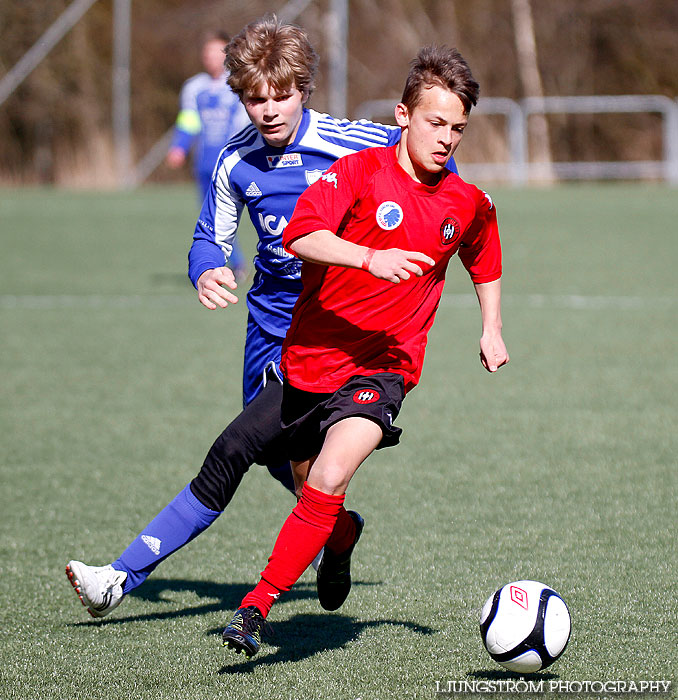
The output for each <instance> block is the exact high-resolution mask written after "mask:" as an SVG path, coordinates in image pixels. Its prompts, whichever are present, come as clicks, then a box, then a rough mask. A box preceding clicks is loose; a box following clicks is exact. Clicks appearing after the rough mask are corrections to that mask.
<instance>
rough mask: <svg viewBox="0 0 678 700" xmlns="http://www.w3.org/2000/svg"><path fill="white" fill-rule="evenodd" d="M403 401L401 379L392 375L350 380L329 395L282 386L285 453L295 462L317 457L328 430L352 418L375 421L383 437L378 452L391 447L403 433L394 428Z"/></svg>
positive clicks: (282, 421) (375, 375) (390, 373)
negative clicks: (339, 422) (357, 417)
mask: <svg viewBox="0 0 678 700" xmlns="http://www.w3.org/2000/svg"><path fill="white" fill-rule="evenodd" d="M404 398H405V382H404V380H403V377H402V375H400V374H395V373H393V372H382V373H380V374H371V375H369V376H367V377H362V376H360V375H356V376H353V377H351V378H350V379H349V380H348V381H347V382H346V383H345V384H344V385H343V386H342V387H340V388H339V389H337V391H335V392H334V393H332V394H316V393H312V392H309V391H302V390H301V389H296V388H295V387H293V386H292V385H291V384H289V383H288V382H287V381H285V382H284V383H283V399H282V415H281V423H282V429H283V436H284V438H285V440H286V441H287V452H288V455H289V456H290V459H292V460H293V461H295V462H301V461H303V460H305V459H309V458H311V457H314V456H315V455H317V454H319V453H320V449H321V448H322V446H323V442H324V440H325V434H326V432H327V429H328V428H329V427H330V426H332V425H334V423H337V422H338V421H340V420H342V419H343V418H349V417H352V416H361V417H363V418H368V419H369V420H372V421H374V422H375V423H376V424H377V425H379V427H380V428H381V430H382V433H383V437H382V440H381V442H380V443H379V445H378V446H377V449H378V450H379V449H381V448H383V447H393V446H394V445H397V444H398V442H399V441H400V434H401V433H402V430H401V429H400V428H397V427H396V426H395V425H393V423H394V421H395V419H396V418H397V417H398V413H400V407H401V406H402V403H403V399H404Z"/></svg>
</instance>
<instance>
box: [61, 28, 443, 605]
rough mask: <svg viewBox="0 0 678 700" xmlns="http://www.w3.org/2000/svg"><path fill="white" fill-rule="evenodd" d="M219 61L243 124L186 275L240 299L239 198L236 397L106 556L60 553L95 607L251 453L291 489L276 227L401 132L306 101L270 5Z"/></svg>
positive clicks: (286, 260)
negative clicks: (243, 263)
mask: <svg viewBox="0 0 678 700" xmlns="http://www.w3.org/2000/svg"><path fill="white" fill-rule="evenodd" d="M226 66H227V68H228V71H229V82H230V85H231V87H232V88H233V90H234V92H235V93H236V94H237V95H238V96H239V97H240V99H241V100H242V102H243V104H244V105H245V108H246V110H247V113H248V115H249V117H250V119H251V121H252V124H251V125H250V127H249V128H247V129H246V130H245V131H243V132H242V133H241V134H239V135H238V137H237V139H236V140H233V141H232V142H231V143H230V144H229V146H228V147H227V148H226V149H225V150H224V151H223V152H222V154H221V156H220V158H219V162H218V165H217V168H216V169H215V172H214V176H213V178H212V181H211V183H210V188H209V191H208V194H207V197H206V198H205V202H204V204H203V208H202V211H201V213H200V216H199V219H198V222H197V225H196V228H195V233H194V241H193V245H192V247H191V250H190V253H189V277H190V278H191V281H192V282H193V284H194V285H195V286H196V288H197V290H198V298H199V300H200V302H201V303H202V304H203V305H204V306H205V307H207V308H208V309H216V308H225V307H227V306H228V305H229V304H232V303H235V302H236V301H237V298H236V297H235V295H234V294H233V290H235V289H236V287H237V284H236V282H235V279H234V275H233V272H232V271H231V270H230V269H229V268H228V267H226V263H227V262H228V260H229V257H230V254H231V247H232V244H233V241H234V238H235V235H236V231H237V227H238V222H239V220H240V216H241V214H242V212H243V210H244V209H245V208H247V210H248V213H249V216H250V219H251V220H252V224H253V225H254V227H255V229H256V231H257V235H258V238H259V243H258V246H257V256H256V257H255V260H254V265H255V269H256V274H255V277H254V281H253V283H252V286H251V289H250V290H249V292H248V295H247V304H248V307H249V318H248V328H247V338H246V342H245V359H244V371H243V404H244V406H245V408H244V410H243V411H242V413H240V415H239V416H238V417H237V418H235V420H234V421H233V422H232V423H231V424H230V425H228V426H227V427H226V429H225V430H224V431H223V433H222V434H221V435H220V436H219V437H218V438H217V440H216V441H215V443H214V444H213V445H212V447H211V449H210V451H209V452H208V454H207V456H206V458H205V461H204V463H203V466H202V468H201V470H200V472H199V473H198V475H197V476H196V477H195V479H193V480H192V481H191V483H190V484H189V485H187V486H186V487H185V488H184V489H183V490H182V491H180V492H179V494H177V496H176V497H175V498H174V499H173V500H172V501H171V502H170V503H169V504H168V505H167V506H166V507H165V508H164V509H163V510H162V511H160V513H158V515H157V516H156V517H155V518H154V519H153V520H152V521H151V522H150V523H149V524H148V525H147V526H146V527H145V528H144V529H143V530H142V531H141V533H140V534H139V535H138V536H137V537H136V538H135V540H134V541H133V542H132V543H131V544H130V545H129V547H127V549H126V550H125V551H124V552H123V553H122V555H121V556H120V557H119V558H118V559H116V560H115V561H113V562H112V564H109V565H107V566H104V567H93V566H88V565H86V564H83V563H82V562H79V561H71V562H69V563H68V565H67V567H66V572H67V575H68V578H69V580H70V582H71V584H72V585H73V587H74V588H75V590H76V592H77V593H78V595H79V597H80V599H81V601H82V603H83V604H84V605H85V607H87V608H88V610H89V612H90V613H91V614H92V615H93V616H94V617H103V616H104V615H107V614H108V613H109V612H111V610H113V609H114V608H115V607H116V606H117V605H118V604H119V603H120V602H121V600H122V599H123V596H124V595H126V594H127V593H129V592H130V591H132V590H133V589H134V588H136V587H137V586H139V585H141V584H142V583H143V581H144V580H145V579H146V577H147V576H148V575H149V574H150V573H151V572H152V571H153V570H154V569H155V567H156V566H157V565H158V564H159V563H160V562H161V561H163V560H164V559H165V558H167V557H168V556H170V554H172V553H173V552H175V551H176V550H177V549H179V548H180V547H183V546H184V545H185V544H187V543H188V542H190V541H191V540H192V539H193V538H194V537H196V536H197V535H199V534H200V533H201V532H203V531H204V530H205V529H206V528H207V527H209V525H211V523H212V522H214V520H215V519H216V518H217V517H218V516H219V515H220V514H221V512H222V511H223V510H224V509H225V508H226V506H227V505H228V503H229V502H230V500H231V498H232V497H233V494H234V493H235V491H236V489H237V488H238V485H239V484H240V481H241V480H242V477H243V476H244V474H245V473H246V472H247V470H248V469H249V467H250V466H251V465H252V464H255V463H256V464H262V465H266V466H267V467H268V469H269V471H270V472H271V473H272V474H273V475H274V476H276V478H278V479H279V480H280V481H282V482H283V483H285V484H286V485H287V486H288V488H290V489H291V490H294V483H293V481H292V475H291V472H290V466H289V463H288V461H287V459H288V457H287V451H286V445H285V443H284V441H283V439H282V431H281V427H280V404H281V399H282V378H281V373H280V359H281V348H282V343H283V339H284V337H285V334H286V332H287V329H288V328H289V324H290V320H291V317H292V309H293V307H294V304H295V302H296V300H297V298H298V296H299V293H300V292H301V289H302V283H301V261H300V260H298V259H297V258H296V257H294V256H293V255H291V254H290V253H288V252H287V251H286V250H285V249H284V248H283V242H282V234H283V231H284V229H285V226H286V225H287V222H288V221H289V220H290V219H291V218H292V213H293V211H294V207H295V205H296V202H297V199H298V197H299V195H301V194H302V192H303V191H304V190H305V189H306V188H307V187H308V185H309V184H310V183H311V182H314V181H316V180H317V179H319V178H320V177H321V176H322V174H323V173H324V172H325V171H326V170H327V168H329V167H330V166H331V165H332V164H333V163H334V162H335V161H336V160H337V159H338V158H339V157H340V156H342V155H345V154H348V153H354V152H356V151H359V150H363V149H365V148H368V147H370V146H388V145H392V144H394V143H396V142H397V141H398V140H399V139H400V128H399V127H397V126H384V125H381V124H373V123H371V122H364V121H361V122H351V121H348V120H338V119H334V118H333V117H330V116H328V115H326V114H321V113H319V112H316V111H315V110H312V109H307V108H306V106H305V105H306V102H307V101H308V99H309V96H310V95H311V93H312V91H313V88H314V78H315V74H316V71H317V66H318V58H317V55H316V53H315V51H314V49H313V47H312V46H311V44H310V42H309V40H308V37H307V36H306V34H305V32H304V31H303V30H302V29H300V28H299V27H296V26H294V25H288V24H281V23H280V22H278V20H277V19H276V18H275V17H265V18H263V19H262V20H259V21H257V22H254V23H252V24H250V25H248V26H247V27H245V28H244V29H243V30H242V31H241V32H240V33H239V34H238V35H237V36H235V37H234V38H233V40H232V41H231V42H230V43H229V45H228V47H227V50H226ZM450 164H451V165H448V167H453V161H452V160H450ZM316 554H317V553H316Z"/></svg>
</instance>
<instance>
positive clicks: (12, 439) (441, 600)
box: [0, 184, 678, 700]
mask: <svg viewBox="0 0 678 700" xmlns="http://www.w3.org/2000/svg"><path fill="white" fill-rule="evenodd" d="M491 193H492V195H493V198H494V201H495V202H496V204H497V208H498V212H499V222H500V229H501V232H502V241H503V248H504V262H505V274H504V278H503V288H504V313H503V317H504V337H505V340H506V343H507V346H508V349H509V352H510V354H511V362H510V364H509V365H508V366H507V367H505V368H503V369H501V371H500V372H499V373H498V374H496V375H493V376H490V375H489V374H487V373H486V372H485V371H484V370H483V369H482V367H481V365H480V363H479V362H478V336H479V331H480V323H479V313H478V310H477V304H476V302H475V300H474V297H473V290H472V286H471V284H470V282H469V280H468V278H467V276H466V274H465V273H464V271H463V269H462V267H461V266H460V265H459V263H458V262H457V261H453V263H452V265H451V268H450V271H449V273H448V285H447V289H446V293H445V295H444V297H443V301H442V303H441V308H440V310H439V312H438V316H437V320H436V324H435V326H434V328H433V331H432V332H431V335H430V342H429V350H428V354H427V358H426V363H425V367H424V372H423V378H422V382H421V384H420V385H419V387H418V388H417V389H416V390H415V391H414V392H413V393H412V394H411V395H410V396H409V397H408V399H407V401H406V402H405V404H404V408H403V411H402V413H401V416H400V418H399V421H398V423H399V424H400V425H401V426H402V427H403V429H404V435H403V439H402V442H401V445H400V446H399V447H397V448H395V449H390V450H384V451H380V452H378V453H375V454H374V455H373V456H372V457H370V459H369V460H368V461H367V463H366V464H365V465H364V466H363V467H361V469H360V470H359V472H358V474H357V475H356V477H355V479H354V481H353V482H352V484H351V487H350V489H349V493H348V496H347V505H348V506H349V507H350V508H353V509H356V510H358V511H359V512H360V513H362V514H363V516H364V517H365V520H366V527H365V531H364V534H363V538H362V539H361V542H360V545H359V547H358V548H357V549H356V554H355V556H354V565H353V573H354V588H353V591H352V592H351V595H350V597H349V599H348V601H347V602H346V604H345V605H344V606H343V607H342V608H341V609H340V610H339V611H337V612H335V613H326V612H324V611H323V610H322V609H321V608H320V607H319V605H318V603H317V601H316V599H315V589H314V585H315V583H314V579H313V576H312V575H311V573H310V572H306V573H305V574H304V576H303V577H302V579H301V581H300V583H299V584H298V585H297V586H296V587H295V588H294V589H293V590H292V591H291V592H290V593H289V594H287V595H286V596H284V598H283V599H282V600H281V601H280V602H279V603H278V604H276V606H275V607H274V609H273V611H272V613H271V616H270V618H269V619H270V621H271V623H272V625H273V628H274V631H275V636H274V637H273V638H271V639H270V640H269V641H268V642H267V643H266V644H265V645H264V646H263V648H262V651H261V652H260V653H259V655H258V656H257V657H255V659H254V660H253V661H250V662H247V661H245V660H244V657H242V656H236V655H234V654H232V652H228V651H227V650H225V649H223V648H222V647H221V640H220V631H221V629H222V628H223V626H224V625H225V624H226V623H227V622H228V621H229V620H230V617H231V614H232V611H233V610H234V608H235V607H237V605H238V604H239V602H240V600H241V597H242V595H243V594H244V593H245V592H246V591H247V590H248V589H249V588H250V587H251V586H252V585H253V584H254V583H255V582H256V580H257V577H258V573H259V572H260V571H261V569H262V568H263V566H264V565H265V562H266V558H267V556H268V554H269V553H270V550H271V547H272V544H273V541H274V538H275V535H276V534H277V532H278V529H279V527H280V525H281V524H282V522H283V520H284V518H285V517H286V515H287V514H288V513H289V511H290V509H291V507H292V505H293V503H292V498H291V496H290V495H289V494H287V493H286V492H285V491H284V490H283V489H282V488H281V487H280V486H279V485H278V484H277V483H275V482H273V481H272V480H271V479H270V477H269V476H268V474H267V473H266V471H265V470H264V469H262V468H260V467H253V468H252V470H251V472H250V474H249V475H248V476H247V477H246V478H245V480H244V481H243V484H242V486H241V488H240V490H239V491H238V493H237V495H236V497H235V498H234V500H233V502H232V503H231V505H230V506H229V508H228V509H227V511H226V513H225V514H224V515H223V516H222V517H221V518H220V519H219V520H218V521H217V522H216V523H215V524H214V525H213V526H212V527H211V528H210V530H209V531H208V532H206V533H205V534H203V535H202V536H200V537H199V538H197V539H196V540H195V541H194V542H192V543H191V544H190V545H189V546H187V547H186V548H185V549H183V550H182V551H180V552H178V553H177V554H175V555H174V556H173V557H171V559H170V560H168V561H167V562H165V563H164V564H163V565H161V566H160V567H159V568H158V569H157V570H156V572H155V573H154V575H153V576H152V577H151V578H149V580H148V581H147V582H146V584H144V585H143V586H142V587H141V588H139V589H138V590H137V591H136V592H135V593H133V594H132V595H130V596H129V597H128V599H126V600H125V601H124V602H123V604H122V606H121V607H120V608H119V609H117V610H116V611H115V612H114V613H113V614H112V615H111V616H110V617H108V618H106V619H105V620H102V621H93V620H91V619H90V618H89V617H88V616H87V614H86V611H85V609H84V608H83V607H82V606H81V605H80V603H79V602H78V600H77V598H76V596H75V594H74V592H73V590H72V589H71V587H70V585H68V582H67V580H66V577H65V575H64V566H65V564H66V562H67V561H68V560H69V559H73V558H75V559H81V560H84V561H86V562H88V563H92V564H105V563H109V562H110V561H112V560H113V559H115V558H116V557H117V556H118V555H119V554H120V552H121V551H122V550H123V549H124V548H125V547H126V546H127V544H128V543H129V542H130V541H131V540H132V539H133V538H134V536H135V535H136V534H137V533H138V531H139V530H140V529H141V528H142V527H143V526H144V525H145V524H146V522H148V520H150V519H151V518H152V517H153V516H154V515H155V514H156V512H157V511H158V510H159V509H160V508H162V507H163V506H164V505H165V504H166V503H167V502H168V501H169V500H170V499H171V498H172V497H173V496H174V495H175V494H176V493H177V492H178V491H179V490H180V489H181V488H183V486H184V485H185V484H186V483H187V482H188V481H190V479H191V478H192V477H193V476H194V475H195V474H196V473H197V471H198V469H199V468H200V465H201V464H202V459H203V457H204V455H205V453H206V451H207V449H208V448H209V446H210V445H211V443H212V440H213V439H214V438H215V437H216V436H217V435H218V434H219V432H220V431H221V429H222V428H223V427H224V426H225V425H226V423H227V422H228V421H229V420H230V419H231V418H232V417H234V416H235V415H236V414H237V412H238V411H239V409H240V402H241V399H240V378H241V362H242V344H243V338H244V324H245V316H246V307H245V303H244V297H242V298H241V302H240V303H239V304H238V305H236V306H234V307H231V308H229V309H227V310H226V311H222V310H220V311H215V312H211V313H210V312H208V311H207V310H206V309H204V308H203V307H201V306H200V305H199V304H198V302H197V298H196V295H195V291H194V290H193V288H192V287H191V286H190V284H189V283H188V281H187V280H186V277H185V269H186V253H187V251H188V247H189V245H190V237H191V233H192V229H193V224H194V221H195V216H196V202H195V198H194V192H193V190H192V189H191V188H188V187H185V188H184V187H167V188H164V187H156V188H147V189H142V190H140V191H137V192H125V193H93V192H91V193H87V192H83V193H68V192H58V191H53V190H40V189H33V190H3V191H1V192H0V222H1V225H0V226H1V236H2V251H3V252H2V256H0V273H1V274H0V324H1V333H0V348H1V354H0V363H1V364H0V386H1V387H2V390H1V391H2V403H1V406H0V428H1V430H2V452H1V457H0V460H1V462H0V475H1V479H2V490H1V492H0V493H1V496H0V499H1V501H0V506H1V509H0V574H1V575H0V600H1V601H2V605H1V607H0V630H1V633H0V698H1V699H2V700H13V699H14V698H17V699H19V698H20V699H22V700H24V699H25V700H41V699H43V698H44V699H45V700H47V699H51V698H78V699H80V698H82V699H85V698H86V699H92V700H109V699H112V698H134V699H135V700H136V699H139V700H141V699H143V700H146V699H148V700H160V699H165V698H167V699H172V700H207V699H211V698H229V699H230V698H233V699H234V700H239V699H243V700H246V699H247V700H258V699H260V698H261V699H262V700H277V699H281V700H282V699H285V700H288V699H291V698H300V699H303V700H311V699H314V698H318V699H320V698H323V699H324V698H327V699H330V700H334V699H337V700H340V699H347V700H357V699H359V698H360V699H361V700H382V699H390V698H393V699H396V698H398V699H401V698H444V697H449V695H444V694H443V693H437V692H436V690H440V689H445V688H446V687H447V684H448V681H492V682H497V681H507V680H515V679H517V678H518V677H517V676H516V675H515V674H510V673H509V672H507V671H504V670H503V669H502V668H501V667H500V666H498V665H497V664H496V663H494V662H493V661H492V660H491V659H490V657H489V656H488V655H487V653H486V652H485V651H484V649H483V647H482V644H481V641H480V636H479V633H478V615H479V611H480V608H481V606H482V604H483V603H484V601H485V599H486V598H487V597H488V596H489V595H490V594H491V593H492V592H493V591H494V590H495V589H496V588H498V587H499V586H501V585H503V584H505V583H507V582H509V581H513V580H517V579H523V578H529V579H536V580H540V581H543V582H545V583H547V584H549V585H551V586H553V587H554V588H555V589H556V590H558V591H559V592H560V594H561V595H562V596H563V598H564V599H565V601H566V602H567V604H568V606H569V609H570V611H571V614H572V620H573V631H572V637H571V640H570V643H569V646H568V648H567V650H566V651H565V653H564V655H563V656H562V658H561V659H559V660H558V661H557V662H556V663H555V664H554V665H553V666H552V667H551V668H549V669H547V670H546V671H544V672H542V673H539V674H536V675H534V676H533V677H532V680H533V681H537V680H540V679H541V680H544V681H545V684H546V685H545V689H546V688H547V687H548V682H549V681H585V680H590V681H617V680H624V679H625V680H637V681H639V680H659V679H664V680H671V681H673V682H674V685H673V688H672V690H671V691H670V692H669V693H668V694H664V695H662V696H661V697H662V698H668V697H676V696H678V686H677V685H676V684H677V683H678V674H677V673H676V670H677V668H676V661H675V658H676V647H677V646H678V644H677V642H678V624H677V622H676V619H677V611H678V583H677V577H676V571H678V548H677V547H676V530H677V528H676V502H677V500H678V476H677V473H676V467H677V461H678V460H677V455H678V438H677V437H676V433H677V430H676V425H677V424H678V421H677V415H678V411H677V409H678V399H677V394H678V369H677V368H676V362H675V359H674V353H675V350H676V347H677V342H676V341H677V335H678V334H677V333H676V317H677V314H678V282H677V276H676V272H675V268H676V263H677V262H678V234H677V231H676V225H675V221H676V218H677V217H678V196H677V194H676V191H675V190H670V189H667V188H664V187H661V186H652V185H647V186H644V185H643V186H640V185H593V184H586V185H579V186H566V187H558V188H555V189H528V190H511V189H501V188H492V189H491ZM243 236H244V239H243V244H244V246H245V249H246V250H247V251H248V252H249V253H250V254H251V253H252V252H253V250H254V240H253V239H252V231H251V228H249V227H248V226H244V228H243ZM561 695H562V697H566V695H565V694H560V693H558V692H556V693H551V694H549V695H548V697H549V698H556V697H561ZM537 696H539V694H536V695H535V694H530V693H523V694H522V695H521V697H537ZM464 697H471V696H469V695H466V696H464ZM484 697H505V694H504V695H502V694H496V695H494V694H485V695H484ZM568 697H573V696H571V695H570V696H568ZM596 697H602V696H596Z"/></svg>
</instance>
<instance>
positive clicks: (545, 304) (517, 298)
mask: <svg viewBox="0 0 678 700" xmlns="http://www.w3.org/2000/svg"><path fill="white" fill-rule="evenodd" d="M477 304H478V301H477V299H476V297H475V295H474V294H443V297H442V300H441V304H440V305H441V307H442V308H447V307H449V308H467V307H475V306H476V305H477ZM197 305H198V300H197V298H196V296H195V295H194V294H190V293H187V294H131V295H122V294H111V295H108V294H82V295H80V294H45V295H33V294H17V295H13V294H0V309H3V310H11V309H18V310H48V311H49V310H57V309H135V308H149V307H150V308H156V309H157V308H176V307H186V306H197ZM502 305H503V306H511V307H516V306H519V307H522V308H529V309H575V310H584V311H598V310H605V309H612V310H627V309H628V310H631V309H648V310H653V309H667V308H672V307H674V306H678V297H670V296H661V297H652V296H648V297H641V296H596V295H583V294H505V295H504V296H503V298H502Z"/></svg>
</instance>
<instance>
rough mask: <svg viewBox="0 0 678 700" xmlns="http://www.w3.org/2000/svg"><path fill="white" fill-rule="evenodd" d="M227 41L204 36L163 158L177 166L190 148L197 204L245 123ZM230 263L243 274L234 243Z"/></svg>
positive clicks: (243, 265)
mask: <svg viewBox="0 0 678 700" xmlns="http://www.w3.org/2000/svg"><path fill="white" fill-rule="evenodd" d="M228 41H229V36H228V35H227V34H226V33H225V32H212V33H210V34H208V35H207V36H206V37H205V40H204V42H203V44H202V50H201V60H202V64H203V67H204V68H205V72H203V73H198V74H197V75H194V76H193V77H192V78H189V79H188V80H187V81H186V82H185V83H184V84H183V86H182V88H181V95H180V97H179V105H180V107H179V114H178V116H177V120H176V123H175V126H174V133H173V135H172V143H171V145H170V148H169V151H168V152H167V157H166V159H165V161H166V163H167V165H169V167H170V168H173V169H175V168H180V167H181V166H182V165H183V164H184V163H185V162H186V158H187V156H188V154H189V152H190V151H191V149H192V150H193V173H194V176H195V180H196V182H197V184H198V190H199V195H200V202H201V203H202V202H203V200H204V199H205V196H206V195H207V193H208V191H209V186H210V182H211V180H212V173H213V172H214V165H215V163H216V162H217V158H218V157H219V153H220V152H221V150H222V148H223V147H224V146H225V145H226V144H227V143H228V141H229V139H230V138H231V137H232V136H233V135H234V134H237V133H238V132H239V131H240V130H241V129H243V128H244V127H245V126H247V125H248V124H249V117H248V116H247V112H246V111H245V109H244V108H243V105H242V102H241V101H240V100H239V99H238V96H237V95H236V94H235V93H234V92H233V91H232V90H231V88H230V87H229V85H228V83H227V82H226V80H227V78H228V74H227V73H226V72H225V71H224V48H225V47H226V44H227V43H228ZM230 264H231V266H232V267H233V269H234V270H235V272H236V275H237V276H238V278H240V279H243V278H244V277H246V275H247V261H246V260H245V256H244V255H243V253H242V252H241V250H240V248H239V247H238V246H237V245H234V248H233V255H232V256H231V259H230Z"/></svg>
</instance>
